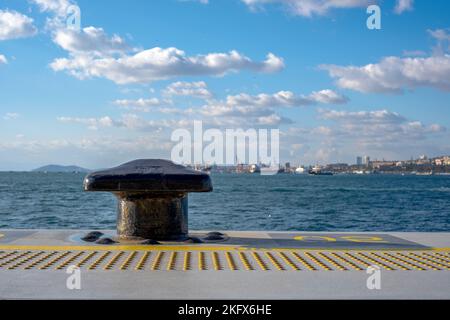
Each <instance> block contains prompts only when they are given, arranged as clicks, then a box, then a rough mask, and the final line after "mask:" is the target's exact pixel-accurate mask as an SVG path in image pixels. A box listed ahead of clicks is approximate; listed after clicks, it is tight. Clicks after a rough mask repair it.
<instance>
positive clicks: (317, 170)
mask: <svg viewBox="0 0 450 320" xmlns="http://www.w3.org/2000/svg"><path fill="white" fill-rule="evenodd" d="M308 173H309V174H311V175H314V176H332V175H333V172H331V171H327V170H324V169H323V168H322V167H320V166H315V167H313V168H312V169H310V170H309V172H308Z"/></svg>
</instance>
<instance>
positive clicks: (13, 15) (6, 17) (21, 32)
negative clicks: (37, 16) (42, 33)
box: [0, 10, 37, 40]
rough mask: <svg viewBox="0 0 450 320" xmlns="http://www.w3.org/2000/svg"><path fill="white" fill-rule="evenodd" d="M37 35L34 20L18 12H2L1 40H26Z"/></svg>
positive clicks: (0, 18)
mask: <svg viewBox="0 0 450 320" xmlns="http://www.w3.org/2000/svg"><path fill="white" fill-rule="evenodd" d="M36 33H37V29H36V27H35V26H34V25H33V19H31V18H30V17H27V16H26V15H23V14H21V13H19V12H17V11H11V10H0V40H9V39H17V38H26V37H31V36H34V35H35V34H36Z"/></svg>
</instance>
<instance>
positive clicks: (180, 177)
mask: <svg viewBox="0 0 450 320" xmlns="http://www.w3.org/2000/svg"><path fill="white" fill-rule="evenodd" d="M84 190H85V191H109V192H112V193H114V194H115V195H116V196H117V198H118V200H119V203H118V209H117V232H118V234H119V238H120V239H139V238H143V239H154V240H183V239H186V238H187V236H188V195H187V194H188V192H210V191H212V183H211V179H210V177H209V175H208V174H206V173H203V172H198V171H195V170H192V169H188V168H186V167H184V166H181V165H176V164H174V163H173V162H171V161H168V160H135V161H131V162H128V163H125V164H123V165H121V166H118V167H116V168H112V169H108V170H103V171H97V172H93V173H91V174H89V175H88V176H87V177H86V178H85V180H84Z"/></svg>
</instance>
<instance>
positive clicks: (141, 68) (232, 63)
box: [51, 47, 284, 84]
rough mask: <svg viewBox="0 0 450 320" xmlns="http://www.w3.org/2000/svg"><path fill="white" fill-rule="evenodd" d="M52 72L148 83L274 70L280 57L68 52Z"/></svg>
mask: <svg viewBox="0 0 450 320" xmlns="http://www.w3.org/2000/svg"><path fill="white" fill-rule="evenodd" d="M51 67H52V69H53V70H55V71H66V72H68V73H69V74H71V75H73V76H75V77H77V78H79V79H86V78H93V77H101V78H106V79H109V80H111V81H114V82H115V83H117V84H128V83H148V82H152V81H157V80H163V79H168V78H173V77H180V76H198V75H210V76H223V75H225V74H227V73H230V72H237V71H241V70H249V71H254V72H268V73H270V72H277V71H280V70H281V69H283V68H284V63H283V60H282V59H281V58H279V57H277V56H275V55H273V54H271V53H269V54H268V55H267V59H266V60H265V61H263V62H255V61H252V60H251V59H250V58H248V57H246V56H244V55H242V54H240V53H239V52H237V51H230V52H228V53H210V54H206V55H196V56H187V55H186V53H185V52H184V51H181V50H179V49H177V48H166V49H163V48H159V47H156V48H153V49H148V50H143V51H140V52H138V53H136V54H134V55H128V56H123V57H120V58H114V57H102V58H96V57H93V56H92V55H85V54H83V55H72V56H71V57H70V58H61V59H56V60H55V61H53V62H52V63H51Z"/></svg>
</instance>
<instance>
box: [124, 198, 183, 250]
mask: <svg viewBox="0 0 450 320" xmlns="http://www.w3.org/2000/svg"><path fill="white" fill-rule="evenodd" d="M116 196H117V198H118V200H119V203H118V210H117V233H118V235H119V239H122V240H135V239H152V240H178V241H183V240H186V239H187V238H188V197H187V194H186V193H164V194H162V193H161V194H155V193H152V194H148V193H131V194H130V193H126V194H125V193H116Z"/></svg>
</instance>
